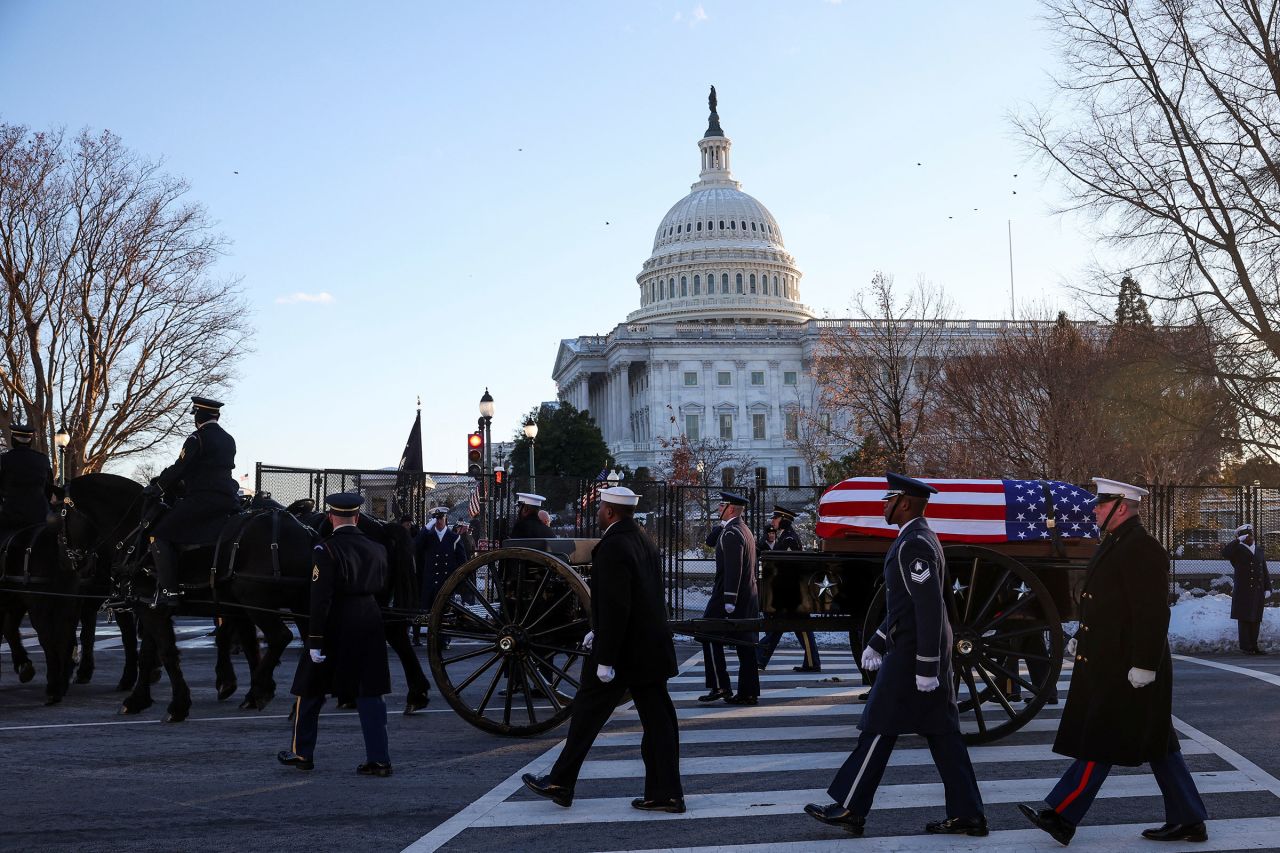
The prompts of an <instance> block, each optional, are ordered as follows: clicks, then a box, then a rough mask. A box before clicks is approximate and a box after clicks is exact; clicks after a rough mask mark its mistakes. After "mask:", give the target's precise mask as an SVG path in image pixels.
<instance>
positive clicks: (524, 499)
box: [507, 492, 556, 539]
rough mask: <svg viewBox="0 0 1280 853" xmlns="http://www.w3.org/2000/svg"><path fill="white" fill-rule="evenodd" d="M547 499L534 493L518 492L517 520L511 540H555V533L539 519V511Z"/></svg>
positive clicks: (512, 528)
mask: <svg viewBox="0 0 1280 853" xmlns="http://www.w3.org/2000/svg"><path fill="white" fill-rule="evenodd" d="M546 500H547V499H546V498H544V497H543V496H542V495H535V494H533V493H532V492H516V520H515V521H514V522H513V523H512V525H511V532H510V533H508V534H507V537H508V538H509V539H554V538H555V536H556V534H555V532H554V531H553V530H552V529H551V528H550V527H548V526H547V525H546V524H543V523H542V519H540V518H538V510H540V509H542V504H543V503H544V502H545V501H546Z"/></svg>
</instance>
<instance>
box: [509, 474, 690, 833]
mask: <svg viewBox="0 0 1280 853" xmlns="http://www.w3.org/2000/svg"><path fill="white" fill-rule="evenodd" d="M639 501H640V496H639V495H637V494H636V493H635V492H633V491H631V490H630V489H628V488H626V487H625V486H614V487H612V488H608V489H604V490H602V491H601V492H600V509H599V512H598V514H597V520H598V521H599V523H600V528H601V529H602V530H603V531H604V533H603V534H602V535H601V537H600V542H599V543H598V544H597V545H596V547H595V548H594V549H592V552H591V566H592V569H591V631H590V632H589V633H588V634H587V636H586V639H584V640H583V645H584V646H585V647H586V648H587V649H588V654H587V657H586V659H585V660H584V661H583V666H582V687H581V688H579V690H578V693H577V695H576V696H575V697H574V699H573V715H572V717H571V718H570V722H569V736H568V739H567V740H566V741H565V745H564V749H562V750H561V751H560V757H559V758H557V759H556V763H555V766H553V767H552V768H551V772H550V773H548V774H547V775H546V776H535V775H533V774H532V773H526V774H524V776H523V777H522V779H523V781H524V784H525V786H526V787H528V788H529V790H531V791H533V792H534V793H535V794H538V795H539V796H542V797H547V798H548V799H550V800H552V801H553V802H555V803H556V804H557V805H560V806H569V805H570V804H572V803H573V792H574V786H575V785H576V784H577V782H578V773H579V771H581V769H582V763H583V761H585V760H586V757H587V752H588V751H589V750H590V749H591V745H592V743H594V742H595V739H596V736H597V735H599V734H600V730H601V729H602V728H604V724H605V723H606V722H608V721H609V717H610V716H611V715H612V714H613V711H614V709H615V708H616V707H617V706H618V703H619V702H620V701H621V700H622V697H623V695H624V694H625V693H626V692H627V691H628V690H629V691H630V692H631V699H632V702H633V703H634V705H635V709H636V712H637V713H638V714H639V715H640V726H641V728H642V729H643V730H644V736H643V738H642V743H641V746H640V755H641V758H642V759H643V760H644V768H645V779H644V796H643V797H639V798H637V799H634V800H632V801H631V805H632V807H634V808H637V809H641V810H642V811H662V812H671V813H674V814H679V813H681V812H683V811H684V810H685V806H684V791H683V788H682V787H681V784H680V730H679V726H678V723H677V721H676V709H675V706H674V705H673V704H672V703H671V694H670V693H668V692H667V679H669V678H671V677H672V676H674V675H675V674H676V651H675V646H674V644H673V643H672V641H671V631H670V630H669V629H668V627H667V608H666V601H665V600H666V595H665V591H664V589H663V585H662V561H661V557H660V555H659V554H658V549H657V547H656V546H655V545H654V544H653V541H652V540H651V539H650V538H649V537H648V536H647V535H646V534H645V532H644V530H643V529H642V528H641V527H640V525H638V524H636V522H635V518H634V515H635V509H636V505H637V504H638V503H639Z"/></svg>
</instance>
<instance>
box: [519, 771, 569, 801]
mask: <svg viewBox="0 0 1280 853" xmlns="http://www.w3.org/2000/svg"><path fill="white" fill-rule="evenodd" d="M520 781H521V782H524V786H525V787H526V788H528V789H529V790H530V791H533V792H534V793H535V794H537V795H538V796H539V797H546V798H547V799H548V800H550V801H551V802H553V803H555V804H556V805H557V806H563V807H564V808H566V809H567V808H569V806H571V805H573V791H572V790H570V789H569V788H566V787H565V786H564V785H553V784H552V783H550V782H548V781H547V777H546V776H534V775H533V774H532V773H526V774H524V775H523V776H521V777H520Z"/></svg>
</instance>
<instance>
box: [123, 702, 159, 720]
mask: <svg viewBox="0 0 1280 853" xmlns="http://www.w3.org/2000/svg"><path fill="white" fill-rule="evenodd" d="M150 707H151V703H150V702H145V703H142V704H140V705H131V704H129V702H128V701H126V702H125V703H124V704H123V705H121V706H120V710H119V711H117V712H116V713H117V714H118V715H119V716H121V717H132V716H135V715H136V714H141V713H142V712H143V711H145V710H147V709H148V708H150Z"/></svg>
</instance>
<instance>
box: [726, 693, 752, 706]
mask: <svg viewBox="0 0 1280 853" xmlns="http://www.w3.org/2000/svg"><path fill="white" fill-rule="evenodd" d="M724 703H725V704H726V705H759V704H760V697H759V696H743V695H742V694H741V693H739V694H738V695H737V696H726V697H724Z"/></svg>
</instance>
